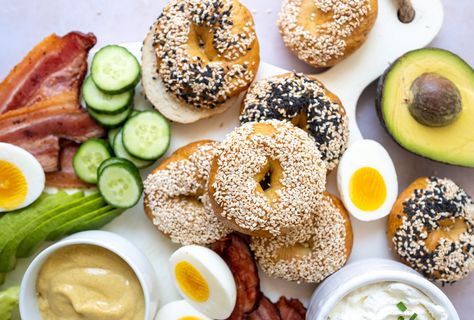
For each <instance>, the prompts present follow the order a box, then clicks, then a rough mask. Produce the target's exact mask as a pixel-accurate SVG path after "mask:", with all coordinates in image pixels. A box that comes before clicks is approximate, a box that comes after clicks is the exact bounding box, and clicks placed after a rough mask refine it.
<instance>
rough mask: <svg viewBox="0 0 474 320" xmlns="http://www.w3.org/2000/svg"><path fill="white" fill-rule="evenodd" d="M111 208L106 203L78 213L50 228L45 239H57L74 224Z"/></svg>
mask: <svg viewBox="0 0 474 320" xmlns="http://www.w3.org/2000/svg"><path fill="white" fill-rule="evenodd" d="M112 209H113V207H112V206H110V205H106V206H103V207H101V208H99V209H96V210H92V211H89V212H85V213H84V214H82V215H78V216H76V217H74V218H72V219H69V220H68V221H67V222H66V223H64V224H62V225H61V226H58V227H56V228H55V229H54V230H52V231H51V232H50V233H49V234H48V236H47V238H46V239H47V240H50V241H55V240H57V239H59V238H60V237H62V236H64V235H65V234H67V233H69V230H71V229H73V228H74V226H76V225H79V224H81V223H83V222H84V221H87V220H89V219H91V218H94V217H97V216H100V215H102V214H104V213H106V212H107V211H110V210H112Z"/></svg>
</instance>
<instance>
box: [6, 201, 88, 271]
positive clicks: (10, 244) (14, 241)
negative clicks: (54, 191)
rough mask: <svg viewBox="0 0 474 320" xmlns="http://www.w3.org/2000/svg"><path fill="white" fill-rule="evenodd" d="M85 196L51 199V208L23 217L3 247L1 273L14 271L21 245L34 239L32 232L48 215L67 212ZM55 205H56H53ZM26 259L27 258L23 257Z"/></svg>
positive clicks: (15, 225)
mask: <svg viewBox="0 0 474 320" xmlns="http://www.w3.org/2000/svg"><path fill="white" fill-rule="evenodd" d="M83 197H84V194H83V193H82V192H77V193H74V194H71V195H66V197H62V196H61V197H60V198H59V199H61V200H60V201H59V200H58V198H56V197H53V198H50V199H49V201H47V202H49V203H51V205H52V206H51V207H49V208H48V209H47V208H43V209H42V210H39V208H38V210H37V212H35V214H34V215H33V216H29V217H21V216H19V218H20V217H21V218H22V219H19V220H18V221H17V222H16V223H15V224H14V228H15V233H14V235H13V236H12V237H10V238H7V239H6V243H5V245H4V246H3V250H2V252H1V253H0V272H9V271H11V270H13V269H14V268H15V266H16V257H17V253H18V252H17V250H18V246H19V245H20V243H21V242H22V241H23V240H24V239H25V238H34V237H35V234H34V232H32V231H33V230H34V229H35V228H36V227H37V226H38V224H40V223H41V222H42V221H44V220H45V219H46V217H47V216H48V215H54V214H58V213H59V212H62V211H63V210H67V209H69V208H73V207H75V206H77V205H78V203H80V201H81V200H82V198H83ZM53 204H54V205H53ZM18 214H19V215H23V212H22V213H20V212H19V213H18ZM22 257H25V256H22Z"/></svg>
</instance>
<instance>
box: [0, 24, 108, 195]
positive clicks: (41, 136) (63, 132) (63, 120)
mask: <svg viewBox="0 0 474 320" xmlns="http://www.w3.org/2000/svg"><path fill="white" fill-rule="evenodd" d="M95 43H96V38H95V36H94V35H93V34H91V33H89V34H82V33H79V32H70V33H68V34H66V35H65V36H63V37H58V36H56V35H54V34H53V35H50V36H49V37H47V38H45V39H44V40H43V41H42V42H40V43H39V44H38V45H37V46H36V47H35V48H33V50H31V51H30V53H28V55H27V56H26V57H25V58H24V59H23V61H22V62H20V63H19V64H18V65H17V66H15V68H14V69H13V70H12V71H11V72H10V74H9V75H8V76H7V77H6V78H5V80H3V82H2V83H0V141H3V142H9V143H13V144H16V145H18V146H20V147H22V148H24V149H26V150H28V151H29V152H30V153H32V154H33V155H34V156H35V157H36V158H37V159H38V160H39V162H40V163H41V165H42V166H43V169H44V170H45V172H46V173H47V175H46V184H47V185H48V186H52V187H59V188H64V187H69V188H83V187H87V186H88V185H87V184H85V183H83V182H82V181H80V180H79V179H78V178H77V177H76V175H75V173H74V170H72V157H73V155H74V154H75V152H76V146H70V144H68V143H67V141H70V142H75V143H80V142H84V141H86V140H87V139H89V138H92V137H100V136H103V135H104V134H105V130H104V129H103V128H102V127H100V126H98V125H97V124H96V123H95V121H94V120H92V118H91V117H90V116H89V114H88V113H87V112H86V111H85V110H84V109H82V108H81V106H80V103H79V90H80V87H81V85H82V81H83V80H84V76H85V74H86V72H87V55H88V52H89V50H90V49H91V48H92V47H93V46H94V45H95ZM63 145H69V147H65V148H62V147H61V146H63Z"/></svg>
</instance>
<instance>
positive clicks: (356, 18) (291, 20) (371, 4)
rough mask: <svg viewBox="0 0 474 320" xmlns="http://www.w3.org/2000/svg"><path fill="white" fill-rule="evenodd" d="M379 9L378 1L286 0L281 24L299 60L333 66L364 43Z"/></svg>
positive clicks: (282, 33) (281, 29)
mask: <svg viewBox="0 0 474 320" xmlns="http://www.w3.org/2000/svg"><path fill="white" fill-rule="evenodd" d="M377 10H378V4H377V0H284V1H283V5H282V9H281V11H280V18H279V20H278V26H279V29H280V33H281V35H282V37H283V42H284V43H285V45H286V46H287V47H288V48H289V49H290V50H291V51H292V52H293V53H294V54H295V55H296V56H297V57H298V58H299V59H300V60H302V61H304V62H306V63H308V64H310V65H312V66H314V67H316V68H321V67H331V66H333V65H335V64H336V63H338V62H339V61H341V60H342V59H344V58H345V57H347V56H348V55H350V54H351V53H352V52H354V51H355V50H357V49H358V48H359V47H360V46H361V45H362V44H363V43H364V41H365V40H366V38H367V36H368V34H369V32H370V30H371V29H372V27H373V26H374V24H375V20H376V18H377Z"/></svg>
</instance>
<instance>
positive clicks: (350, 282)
mask: <svg viewBox="0 0 474 320" xmlns="http://www.w3.org/2000/svg"><path fill="white" fill-rule="evenodd" d="M384 281H397V282H402V283H405V284H408V285H411V286H413V287H415V288H417V289H419V290H420V291H422V292H423V293H425V294H426V295H427V296H428V297H429V298H431V300H433V302H435V303H437V304H439V305H441V306H443V307H444V308H445V309H446V311H447V313H448V319H449V320H459V316H458V314H457V312H456V309H454V306H453V304H452V303H451V301H449V299H448V297H447V296H446V295H445V294H444V293H443V292H442V291H441V290H440V289H439V288H438V287H437V286H435V285H434V284H433V283H431V282H430V281H428V280H427V279H425V278H423V277H422V276H421V275H420V274H418V273H417V272H416V271H414V270H413V269H411V268H409V267H407V266H406V265H404V264H401V263H399V262H395V261H392V260H386V259H367V260H361V261H358V262H354V263H351V264H349V265H347V266H345V267H344V268H342V269H341V270H339V271H338V272H336V273H335V274H333V275H332V276H330V277H329V278H327V279H326V280H325V281H324V282H323V283H322V284H321V285H320V286H319V287H318V288H317V289H316V291H315V292H314V294H313V296H312V297H311V301H310V304H309V307H308V313H307V316H306V319H307V320H326V319H327V317H328V315H329V313H330V312H331V310H332V309H333V308H334V306H335V305H336V303H337V302H339V300H341V299H342V298H343V297H345V296H346V295H347V294H349V293H350V292H352V291H353V290H355V289H357V288H360V287H363V286H366V285H369V284H372V283H376V282H384Z"/></svg>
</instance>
